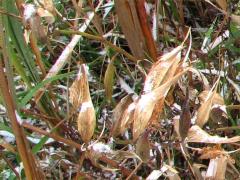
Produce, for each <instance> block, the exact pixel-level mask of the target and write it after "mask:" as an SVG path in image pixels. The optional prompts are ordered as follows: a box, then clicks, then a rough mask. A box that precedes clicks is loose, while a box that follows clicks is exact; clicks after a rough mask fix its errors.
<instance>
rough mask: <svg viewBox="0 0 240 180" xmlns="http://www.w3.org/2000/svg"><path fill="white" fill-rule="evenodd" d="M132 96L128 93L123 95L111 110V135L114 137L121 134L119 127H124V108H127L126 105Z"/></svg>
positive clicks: (129, 102) (130, 101)
mask: <svg viewBox="0 0 240 180" xmlns="http://www.w3.org/2000/svg"><path fill="white" fill-rule="evenodd" d="M132 102H133V101H132V97H131V96H130V95H127V96H125V97H124V98H122V99H121V101H120V102H119V103H118V104H117V106H116V107H115V108H114V110H113V127H112V136H114V137H116V136H118V135H119V134H121V127H122V126H123V127H125V125H123V122H122V121H123V117H124V112H125V110H127V109H128V106H129V105H130V104H131V103H132Z"/></svg>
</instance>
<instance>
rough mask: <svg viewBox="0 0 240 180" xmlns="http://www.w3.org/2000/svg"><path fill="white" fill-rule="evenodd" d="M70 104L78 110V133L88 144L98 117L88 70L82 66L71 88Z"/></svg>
mask: <svg viewBox="0 0 240 180" xmlns="http://www.w3.org/2000/svg"><path fill="white" fill-rule="evenodd" d="M70 102H71V103H72V105H73V108H74V109H78V108H79V107H80V108H79V114H78V118H77V124H78V131H79V133H80V135H81V138H82V140H83V141H84V142H85V143H87V142H89V141H90V140H91V138H92V136H93V134H94V129H95V126H96V115H95V110H94V107H93V103H92V100H91V97H90V92H89V86H88V78H87V68H86V65H84V64H83V65H81V66H80V68H79V72H78V75H77V78H76V80H75V81H74V83H73V84H72V86H71V88H70Z"/></svg>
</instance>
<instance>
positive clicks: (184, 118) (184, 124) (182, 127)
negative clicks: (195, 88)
mask: <svg viewBox="0 0 240 180" xmlns="http://www.w3.org/2000/svg"><path fill="white" fill-rule="evenodd" d="M190 126H191V112H190V108H189V95H188V89H187V93H186V99H185V102H184V104H183V108H182V113H181V116H180V122H179V133H180V135H181V138H182V140H184V139H185V138H186V137H187V134H188V130H189V128H190Z"/></svg>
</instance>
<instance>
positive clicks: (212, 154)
mask: <svg viewBox="0 0 240 180" xmlns="http://www.w3.org/2000/svg"><path fill="white" fill-rule="evenodd" d="M199 153H200V154H201V156H200V157H199V159H215V158H217V157H219V156H221V155H224V156H227V155H228V153H227V152H226V151H224V150H223V149H222V148H221V147H220V146H219V145H217V146H213V147H206V148H203V149H201V151H199Z"/></svg>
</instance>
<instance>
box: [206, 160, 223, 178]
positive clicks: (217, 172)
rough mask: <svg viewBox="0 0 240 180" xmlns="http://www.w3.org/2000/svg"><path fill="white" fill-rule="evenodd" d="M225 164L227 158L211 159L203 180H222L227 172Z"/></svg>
mask: <svg viewBox="0 0 240 180" xmlns="http://www.w3.org/2000/svg"><path fill="white" fill-rule="evenodd" d="M227 162H228V157H227V156H220V157H217V158H215V159H211V160H210V162H209V165H208V169H207V173H206V176H205V178H206V179H217V180H224V179H225V173H226V170H227Z"/></svg>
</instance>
